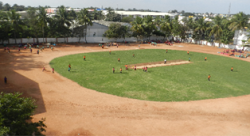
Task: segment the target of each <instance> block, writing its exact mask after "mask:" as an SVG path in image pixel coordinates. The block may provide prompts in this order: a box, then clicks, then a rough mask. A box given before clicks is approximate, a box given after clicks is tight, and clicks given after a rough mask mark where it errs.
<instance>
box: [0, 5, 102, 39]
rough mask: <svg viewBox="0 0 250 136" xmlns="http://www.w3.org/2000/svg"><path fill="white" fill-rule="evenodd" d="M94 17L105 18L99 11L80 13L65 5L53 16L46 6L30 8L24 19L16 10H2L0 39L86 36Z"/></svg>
mask: <svg viewBox="0 0 250 136" xmlns="http://www.w3.org/2000/svg"><path fill="white" fill-rule="evenodd" d="M93 19H104V16H103V14H102V13H101V12H99V11H95V12H94V13H93V14H89V12H88V10H87V9H82V10H81V11H80V12H78V13H76V12H75V11H74V10H71V11H67V10H66V8H65V7H64V6H60V7H58V11H57V13H56V15H53V16H48V15H47V11H46V8H45V7H39V8H38V9H35V8H29V9H28V11H27V16H26V17H25V18H23V19H21V16H20V15H19V14H18V13H17V12H16V11H15V10H11V11H9V12H3V11H1V12H0V20H1V21H0V40H1V41H2V42H3V41H5V40H8V39H9V38H14V39H16V38H24V37H25V38H31V37H32V38H38V37H70V36H76V37H84V36H85V35H86V31H87V29H86V28H87V26H88V25H92V20H93ZM85 39H86V38H85ZM40 42H41V41H40Z"/></svg>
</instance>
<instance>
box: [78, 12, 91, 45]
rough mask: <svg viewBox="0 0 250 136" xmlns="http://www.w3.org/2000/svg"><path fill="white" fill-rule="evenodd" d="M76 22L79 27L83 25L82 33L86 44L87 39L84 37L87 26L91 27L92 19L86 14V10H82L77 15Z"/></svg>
mask: <svg viewBox="0 0 250 136" xmlns="http://www.w3.org/2000/svg"><path fill="white" fill-rule="evenodd" d="M77 22H78V24H79V25H84V27H83V28H84V29H83V30H84V31H83V35H84V37H85V42H86V43H87V39H86V35H87V26H89V25H90V26H92V25H93V23H92V19H91V16H90V14H89V12H88V10H87V9H82V10H81V11H80V12H79V13H78V15H77Z"/></svg>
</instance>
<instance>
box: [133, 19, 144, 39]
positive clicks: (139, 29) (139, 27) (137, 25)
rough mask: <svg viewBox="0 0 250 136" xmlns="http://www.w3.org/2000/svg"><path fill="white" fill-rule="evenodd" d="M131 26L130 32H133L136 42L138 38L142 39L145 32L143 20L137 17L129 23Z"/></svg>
mask: <svg viewBox="0 0 250 136" xmlns="http://www.w3.org/2000/svg"><path fill="white" fill-rule="evenodd" d="M131 25H132V28H131V30H132V31H133V32H134V35H136V38H137V41H138V37H140V39H142V37H143V35H144V32H145V31H144V28H143V19H142V18H141V17H138V16H137V17H136V18H135V20H134V21H133V22H132V23H131Z"/></svg>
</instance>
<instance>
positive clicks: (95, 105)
mask: <svg viewBox="0 0 250 136" xmlns="http://www.w3.org/2000/svg"><path fill="white" fill-rule="evenodd" d="M89 45H90V44H89ZM89 45H88V46H87V45H83V46H70V45H65V46H63V47H58V46H57V47H55V49H54V51H51V50H50V49H45V51H43V52H41V53H40V54H39V55H37V54H36V50H35V49H33V53H30V52H29V50H26V51H24V50H23V49H22V50H21V53H18V52H17V49H15V50H13V49H11V53H7V52H4V51H3V48H1V49H0V57H1V62H0V65H1V67H0V77H1V78H2V79H3V78H4V76H7V78H8V84H7V85H5V84H3V80H2V82H0V91H7V92H16V91H18V92H23V93H24V96H28V97H32V98H35V99H36V100H37V105H38V108H37V110H36V112H35V115H34V119H33V121H38V120H40V119H41V118H44V117H45V118H46V122H45V123H46V125H47V132H46V133H45V134H46V135H48V136H50V135H53V136H55V135H57V136H62V135H70V136H74V135H82V136H99V135H101V136H104V135H105V136H130V135H138V136H139V135H140V136H165V135H169V136H177V135H178V136H212V135H217V136H239V135H240V136H249V135H250V95H246V96H240V97H231V98H222V99H213V100H201V101H189V102H150V101H142V100H135V99H129V98H121V97H118V96H113V95H109V94H104V93H100V92H97V91H94V90H90V89H87V88H84V87H81V86H80V85H78V84H77V83H75V82H73V81H71V80H69V79H67V78H65V77H62V76H60V75H59V74H58V73H54V74H52V73H51V68H50V65H49V62H50V61H51V60H52V59H54V58H56V57H61V56H64V55H69V54H76V53H87V52H98V51H109V50H112V51H115V50H133V49H138V44H137V45H136V44H134V45H130V46H119V48H117V47H110V48H107V49H101V47H98V46H95V47H90V46H89ZM95 45H97V44H95ZM140 47H141V49H142V48H143V49H174V50H185V51H187V50H188V51H190V53H192V52H204V53H210V54H216V55H220V54H218V53H217V52H219V51H223V50H225V49H219V48H216V47H208V46H201V45H194V44H183V43H179V44H175V45H174V46H167V45H163V44H162V45H161V44H158V45H157V47H156V46H151V45H148V44H140ZM232 58H235V57H232ZM208 59H209V58H208ZM235 59H241V58H235ZM242 60H245V61H250V59H248V58H247V59H242ZM222 63H223V62H222ZM43 66H45V68H46V69H47V71H46V72H42V68H43ZM244 72H245V71H244Z"/></svg>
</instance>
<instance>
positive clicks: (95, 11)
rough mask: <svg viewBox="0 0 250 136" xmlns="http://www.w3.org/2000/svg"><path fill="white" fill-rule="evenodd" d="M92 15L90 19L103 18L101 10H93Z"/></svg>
mask: <svg viewBox="0 0 250 136" xmlns="http://www.w3.org/2000/svg"><path fill="white" fill-rule="evenodd" d="M92 15H93V16H92V18H91V19H92V20H103V19H104V18H105V16H104V15H103V13H102V11H97V10H96V9H95V10H94V13H93V14H92Z"/></svg>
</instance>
